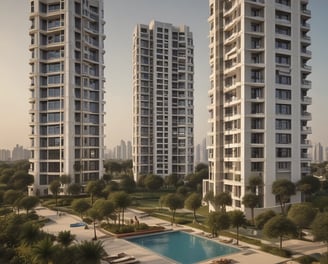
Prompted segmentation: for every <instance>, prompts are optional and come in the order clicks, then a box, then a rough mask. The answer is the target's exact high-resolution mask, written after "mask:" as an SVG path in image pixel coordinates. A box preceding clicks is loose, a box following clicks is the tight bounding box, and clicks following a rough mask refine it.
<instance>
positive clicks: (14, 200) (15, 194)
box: [3, 190, 24, 210]
mask: <svg viewBox="0 0 328 264" xmlns="http://www.w3.org/2000/svg"><path fill="white" fill-rule="evenodd" d="M23 196H24V194H23V193H22V192H21V191H17V190H8V191H6V192H5V193H4V194H3V202H4V203H5V204H8V205H11V206H12V208H15V207H17V209H18V210H19V201H20V199H22V198H23Z"/></svg>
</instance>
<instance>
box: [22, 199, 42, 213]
mask: <svg viewBox="0 0 328 264" xmlns="http://www.w3.org/2000/svg"><path fill="white" fill-rule="evenodd" d="M38 204H39V198H38V197H36V196H25V197H23V198H22V199H21V200H20V201H19V205H20V207H21V208H23V209H25V210H26V214H28V211H29V210H31V209H33V208H34V207H36V206H37V205H38Z"/></svg>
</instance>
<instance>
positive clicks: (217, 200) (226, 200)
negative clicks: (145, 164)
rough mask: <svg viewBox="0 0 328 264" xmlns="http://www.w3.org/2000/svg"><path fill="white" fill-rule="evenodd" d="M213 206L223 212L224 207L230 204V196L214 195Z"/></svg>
mask: <svg viewBox="0 0 328 264" xmlns="http://www.w3.org/2000/svg"><path fill="white" fill-rule="evenodd" d="M214 204H215V207H218V208H220V207H221V210H222V212H225V211H226V206H227V205H231V204H232V198H231V194H230V193H229V192H222V193H219V194H217V195H215V197H214Z"/></svg>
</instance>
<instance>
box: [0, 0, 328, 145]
mask: <svg viewBox="0 0 328 264" xmlns="http://www.w3.org/2000/svg"><path fill="white" fill-rule="evenodd" d="M104 5H105V11H104V13H105V21H106V25H105V34H106V36H107V39H106V41H105V51H106V54H105V65H106V68H105V77H106V83H105V90H106V95H105V97H106V98H105V100H106V105H105V111H106V115H105V123H106V127H105V134H106V138H105V145H106V147H107V149H109V148H113V147H114V146H116V145H117V144H118V142H120V140H121V139H122V138H123V139H124V140H131V136H132V33H133V29H134V27H135V25H136V24H140V23H144V24H148V22H149V21H151V20H153V19H155V20H160V21H163V22H168V23H172V24H175V25H182V24H187V25H189V26H190V29H191V31H192V32H193V34H194V44H195V144H197V143H200V142H201V140H202V139H203V138H204V137H205V136H206V134H207V132H208V124H207V120H208V111H207V104H208V89H209V72H210V70H209V48H208V44H209V40H208V34H209V26H208V22H207V18H208V14H209V11H208V1H206V0H166V1H156V0H135V1H129V0H120V1H117V0H106V1H105V3H104ZM0 7H1V9H0V22H1V26H0V28H1V35H2V39H3V40H5V41H1V42H0V56H1V58H2V59H1V62H2V65H1V71H0V78H1V85H0V119H1V122H2V124H1V130H0V148H2V149H12V148H13V147H14V146H15V145H16V144H20V145H23V146H24V147H29V145H30V143H29V140H28V134H29V133H30V130H29V114H28V111H29V107H30V106H29V103H28V98H29V97H30V93H29V90H28V88H29V72H30V68H29V64H28V62H29V55H30V54H29V51H28V46H29V42H30V38H29V35H28V29H29V27H30V24H29V19H28V15H29V1H26V0H15V1H12V0H2V1H1V4H0ZM309 9H310V10H311V11H312V18H311V20H310V24H311V31H310V36H311V38H312V40H311V42H312V44H311V47H310V50H311V51H312V59H311V60H310V62H309V65H311V66H312V74H311V75H310V76H309V79H310V80H312V90H311V91H310V93H309V96H310V97H312V102H313V103H312V106H311V107H310V112H312V121H311V122H310V123H309V126H310V127H312V136H311V137H310V139H311V140H312V143H316V142H320V143H321V144H322V145H323V146H328V125H327V124H328V115H327V114H325V111H324V105H325V103H326V100H327V98H328V89H327V87H326V84H325V79H326V78H325V77H326V76H325V74H326V72H327V70H326V68H327V65H326V62H327V61H328V52H327V50H326V43H328V35H327V34H325V33H324V32H325V30H324V27H325V25H327V22H328V17H327V16H326V14H325V11H326V10H328V1H326V0H315V1H309ZM124 14H126V16H124ZM18 21H19V23H18Z"/></svg>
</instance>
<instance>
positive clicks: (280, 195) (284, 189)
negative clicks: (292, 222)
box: [272, 179, 296, 214]
mask: <svg viewBox="0 0 328 264" xmlns="http://www.w3.org/2000/svg"><path fill="white" fill-rule="evenodd" d="M272 193H273V194H274V195H276V197H277V199H278V201H279V204H280V208H281V213H282V214H285V209H286V203H288V202H289V201H290V197H291V196H292V195H294V194H295V193H296V186H295V184H294V183H293V182H291V181H289V180H287V179H278V180H276V181H274V182H273V184H272Z"/></svg>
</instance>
